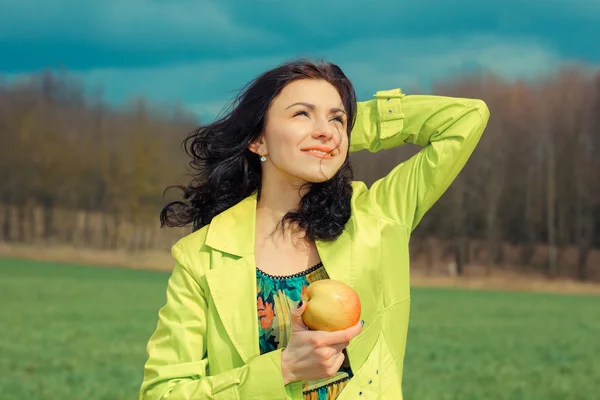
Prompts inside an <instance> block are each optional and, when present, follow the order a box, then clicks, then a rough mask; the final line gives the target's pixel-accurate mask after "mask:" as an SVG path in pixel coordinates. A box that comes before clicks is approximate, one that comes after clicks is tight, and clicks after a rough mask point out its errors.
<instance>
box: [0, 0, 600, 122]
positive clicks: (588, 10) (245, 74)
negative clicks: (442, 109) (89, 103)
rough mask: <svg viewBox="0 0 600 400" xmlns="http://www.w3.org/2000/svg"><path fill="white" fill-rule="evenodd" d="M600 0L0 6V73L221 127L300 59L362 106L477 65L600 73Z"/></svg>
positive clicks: (518, 72)
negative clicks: (348, 87) (228, 107)
mask: <svg viewBox="0 0 600 400" xmlns="http://www.w3.org/2000/svg"><path fill="white" fill-rule="evenodd" d="M598 38H600V0H561V1H558V0H530V1H526V0H521V1H517V0H503V1H498V0H486V1H481V0H478V1H471V0H464V1H448V0H436V1H434V0H419V1H404V0H393V1H390V0H382V1H377V0H374V1H371V2H366V1H354V0H344V1H340V0H329V1H327V0H319V1H312V0H311V1H275V0H237V1H234V0H219V1H202V0H103V1H97V0H96V1H90V0H0V54H1V55H2V56H0V75H4V76H5V77H7V78H8V79H9V80H13V79H18V78H20V77H22V76H26V75H28V74H30V73H32V72H37V71H39V70H41V69H44V68H66V69H67V70H69V71H71V72H72V73H73V74H74V75H76V76H77V77H79V78H80V79H81V80H82V81H83V82H84V83H86V84H87V85H89V86H88V87H90V88H91V87H92V86H94V85H99V86H101V87H102V88H103V89H104V93H105V98H106V99H107V100H108V101H110V102H111V103H115V104H119V103H122V102H124V101H127V100H128V99H131V98H133V97H135V96H138V95H144V96H146V97H147V98H148V99H150V100H151V101H155V102H167V103H171V102H174V101H181V102H182V103H183V104H184V105H185V106H186V107H187V108H188V109H190V110H192V111H193V112H195V113H197V114H198V115H199V116H201V118H204V119H205V121H206V120H210V119H211V118H213V117H214V116H215V115H216V113H217V112H218V111H220V109H221V107H222V106H223V105H224V104H225V103H226V101H227V100H228V99H230V98H231V97H232V96H233V95H234V94H235V93H236V91H237V90H238V89H239V88H240V87H241V86H243V85H244V84H245V83H246V82H247V81H249V80H250V79H252V78H254V77H255V76H256V75H257V74H259V73H261V72H263V71H264V70H266V69H268V68H271V67H273V66H275V65H277V64H279V63H281V62H283V61H285V60H287V59H289V58H292V57H299V56H306V57H322V58H325V59H327V60H330V61H333V62H335V63H337V64H339V65H340V67H341V68H342V69H343V70H344V71H345V72H346V74H347V75H348V76H349V77H350V79H351V80H352V81H353V82H354V84H355V87H356V90H357V94H358V96H359V99H366V98H369V97H370V96H371V95H372V93H374V92H375V91H376V90H380V89H387V88H394V87H402V88H406V87H415V86H417V87H419V86H420V87H423V88H426V87H427V84H428V83H429V82H430V81H431V80H435V79H439V78H443V77H446V76H451V75H453V74H456V73H459V72H461V71H464V70H465V69H468V68H484V69H488V70H491V71H494V72H496V73H498V74H500V75H502V76H504V77H506V78H508V79H515V78H519V77H524V78H532V77H536V76H539V75H541V74H545V73H548V72H552V71H554V70H555V69H556V68H558V67H560V66H561V65H563V64H564V63H565V62H573V61H575V62H582V63H585V64H586V65H588V66H590V67H591V68H594V69H597V68H598V66H600V46H599V45H598Z"/></svg>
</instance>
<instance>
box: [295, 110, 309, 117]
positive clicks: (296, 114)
mask: <svg viewBox="0 0 600 400" xmlns="http://www.w3.org/2000/svg"><path fill="white" fill-rule="evenodd" d="M298 115H305V116H307V117H308V116H309V115H308V113H307V112H306V111H298V112H296V113H294V117H297V116H298Z"/></svg>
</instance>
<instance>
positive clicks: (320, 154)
mask: <svg viewBox="0 0 600 400" xmlns="http://www.w3.org/2000/svg"><path fill="white" fill-rule="evenodd" d="M302 151H303V152H305V153H307V154H310V155H311V156H314V157H318V158H325V159H329V158H332V157H333V154H331V153H332V152H325V151H321V150H316V149H309V150H302Z"/></svg>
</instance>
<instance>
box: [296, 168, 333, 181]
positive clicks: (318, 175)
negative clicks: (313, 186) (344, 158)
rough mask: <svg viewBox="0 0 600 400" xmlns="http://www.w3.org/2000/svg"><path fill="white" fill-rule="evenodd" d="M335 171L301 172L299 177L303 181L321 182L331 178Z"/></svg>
mask: <svg viewBox="0 0 600 400" xmlns="http://www.w3.org/2000/svg"><path fill="white" fill-rule="evenodd" d="M336 173H337V171H327V170H325V171H318V172H315V173H313V174H303V175H302V176H300V177H299V178H301V179H302V180H303V181H305V182H309V183H323V182H327V181H328V180H330V179H331V178H333V177H334V176H335V174H336Z"/></svg>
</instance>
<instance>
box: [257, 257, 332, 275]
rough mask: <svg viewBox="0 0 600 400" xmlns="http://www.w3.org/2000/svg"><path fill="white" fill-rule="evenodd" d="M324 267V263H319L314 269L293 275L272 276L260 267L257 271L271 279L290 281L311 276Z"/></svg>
mask: <svg viewBox="0 0 600 400" xmlns="http://www.w3.org/2000/svg"><path fill="white" fill-rule="evenodd" d="M322 266H323V262H322V261H319V262H318V263H316V264H315V265H313V266H312V267H310V268H308V269H305V270H304V271H302V272H298V273H295V274H293V275H271V274H268V273H266V272H264V271H263V270H261V269H260V268H258V267H256V270H257V271H258V272H259V273H260V274H261V275H264V276H266V277H268V278H271V279H289V278H298V277H300V276H306V275H308V274H310V273H311V272H313V271H316V270H317V269H319V268H321V267H322Z"/></svg>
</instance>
